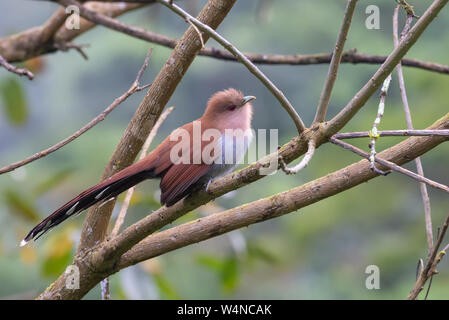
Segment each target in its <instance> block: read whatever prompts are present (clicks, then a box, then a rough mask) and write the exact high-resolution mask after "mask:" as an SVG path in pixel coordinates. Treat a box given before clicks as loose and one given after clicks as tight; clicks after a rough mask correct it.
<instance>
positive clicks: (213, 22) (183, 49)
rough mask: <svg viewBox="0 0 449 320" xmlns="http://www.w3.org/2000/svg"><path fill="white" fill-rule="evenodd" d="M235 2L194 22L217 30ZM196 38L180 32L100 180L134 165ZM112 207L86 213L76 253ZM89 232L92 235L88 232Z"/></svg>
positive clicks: (101, 230) (212, 5)
mask: <svg viewBox="0 0 449 320" xmlns="http://www.w3.org/2000/svg"><path fill="white" fill-rule="evenodd" d="M63 1H64V3H74V1H67V0H63ZM235 1H236V0H210V1H209V2H208V3H207V4H206V5H205V7H204V8H203V10H202V11H201V12H200V13H199V16H198V19H199V20H201V21H203V22H204V23H206V24H208V25H210V26H211V27H212V28H217V27H218V25H219V24H220V23H221V22H222V21H223V19H224V18H225V17H226V15H227V14H228V12H229V11H230V10H231V8H232V6H233V5H234V3H235ZM197 37H198V35H197V34H196V31H195V30H194V29H193V28H192V27H189V28H188V29H187V31H186V32H185V33H184V35H183V37H182V39H181V41H180V42H179V45H177V46H176V48H175V49H174V50H173V52H172V53H171V55H170V56H169V57H168V59H167V62H166V63H165V64H164V66H163V67H162V69H161V70H160V71H159V73H158V75H157V76H156V78H155V80H154V82H153V84H152V85H151V87H150V88H149V90H148V92H147V93H146V95H145V97H144V99H143V100H142V102H141V104H140V106H139V108H138V109H137V111H136V112H135V114H134V116H133V118H132V119H131V121H130V123H129V125H128V127H127V128H126V130H125V132H124V133H123V137H122V138H121V140H120V142H119V144H118V146H117V148H116V150H115V151H114V154H113V155H112V157H111V159H110V160H109V162H108V164H107V166H106V169H105V171H104V174H103V178H102V179H106V178H108V177H110V176H111V175H112V174H114V173H116V172H118V171H120V170H122V169H123V168H125V167H127V166H129V165H130V164H132V163H133V162H134V160H135V158H136V157H137V154H138V152H139V151H140V150H141V148H142V145H143V143H144V142H145V139H146V137H147V136H148V134H149V133H150V131H151V129H152V128H153V126H154V124H155V123H156V121H157V119H158V118H159V116H160V114H161V112H162V110H163V108H164V106H165V105H166V104H167V102H168V100H169V99H170V97H171V95H172V94H173V92H174V91H175V89H176V87H177V85H178V84H179V82H180V81H181V79H182V77H183V76H184V74H185V73H186V72H187V70H188V68H189V66H190V64H191V63H192V62H193V59H194V58H195V57H196V55H197V53H198V51H199V50H200V49H201V43H197V41H196V40H197ZM208 38H209V37H208V36H207V35H204V41H207V40H208ZM114 204H115V202H114V201H111V202H109V203H108V204H106V205H104V206H102V207H101V208H99V206H94V207H92V208H91V209H90V210H89V211H88V215H87V218H86V220H85V223H84V226H83V232H82V236H81V241H80V246H79V247H78V254H81V252H82V251H84V250H86V249H87V248H90V247H92V246H94V245H96V244H97V243H98V242H101V241H103V239H104V237H105V235H106V230H107V226H108V224H109V220H110V216H111V212H112V209H113V207H114ZM92 229H94V230H96V232H89V230H92Z"/></svg>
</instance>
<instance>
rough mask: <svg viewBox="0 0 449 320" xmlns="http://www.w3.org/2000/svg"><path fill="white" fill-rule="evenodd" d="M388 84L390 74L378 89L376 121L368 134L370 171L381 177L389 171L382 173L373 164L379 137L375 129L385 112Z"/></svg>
mask: <svg viewBox="0 0 449 320" xmlns="http://www.w3.org/2000/svg"><path fill="white" fill-rule="evenodd" d="M390 82H391V74H389V75H388V77H387V78H386V79H385V81H384V83H383V85H382V89H380V101H379V107H378V109H377V116H376V119H375V120H374V122H373V127H372V129H371V132H370V133H371V134H370V138H371V140H370V144H369V148H370V150H371V154H370V157H369V162H370V167H371V170H373V171H374V172H376V173H378V174H381V175H384V176H385V175H387V174H388V173H390V172H389V171H382V170H379V169H378V168H377V167H376V163H375V158H376V140H377V138H379V135H378V133H377V127H378V126H379V124H380V121H381V120H382V117H383V115H384V110H385V99H386V97H387V93H388V88H389V87H390Z"/></svg>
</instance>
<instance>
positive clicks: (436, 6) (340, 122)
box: [325, 0, 449, 135]
mask: <svg viewBox="0 0 449 320" xmlns="http://www.w3.org/2000/svg"><path fill="white" fill-rule="evenodd" d="M448 1H449V0H435V1H434V2H433V3H432V4H431V5H430V6H429V8H427V10H426V11H425V12H424V14H423V15H422V17H421V18H420V19H419V20H418V22H416V24H415V25H414V26H413V27H412V28H411V30H410V32H408V33H407V35H405V37H404V39H402V41H401V42H400V43H399V46H398V47H397V48H395V49H394V50H393V52H392V53H391V54H390V55H389V56H388V58H387V60H385V62H384V63H383V64H382V66H381V67H380V68H379V69H378V70H377V71H376V73H375V74H374V75H373V76H372V78H371V79H370V80H369V81H368V82H367V83H366V84H365V85H364V86H363V88H362V89H360V90H359V92H357V94H356V95H355V96H354V97H353V98H352V99H351V101H349V103H348V104H347V105H346V106H345V107H344V108H343V110H341V111H340V112H339V113H338V114H337V115H336V116H335V117H334V118H333V119H332V120H330V121H329V122H327V123H326V124H325V127H326V128H329V131H330V133H331V135H332V134H335V133H337V132H338V131H339V130H340V129H341V128H343V127H344V126H345V125H346V123H348V121H349V120H351V119H352V117H353V116H354V115H355V114H356V113H357V112H358V111H359V110H360V108H362V107H363V106H364V105H365V103H366V101H368V99H369V98H370V97H371V96H372V95H373V93H374V92H375V91H376V90H377V89H378V88H379V86H380V85H381V84H382V82H383V81H384V80H385V79H386V78H387V77H388V75H389V74H391V72H392V71H393V69H394V68H395V67H396V65H397V64H398V63H399V62H400V61H401V59H402V58H403V57H404V55H405V54H406V53H407V51H408V50H409V49H410V48H411V47H412V46H413V45H414V44H415V42H416V40H418V38H419V37H420V36H421V34H422V33H423V32H424V30H425V29H426V28H427V26H428V25H429V23H431V22H432V21H433V19H435V17H436V16H437V15H438V13H439V12H440V11H441V9H442V8H443V7H444V6H445V5H446V4H447V2H448Z"/></svg>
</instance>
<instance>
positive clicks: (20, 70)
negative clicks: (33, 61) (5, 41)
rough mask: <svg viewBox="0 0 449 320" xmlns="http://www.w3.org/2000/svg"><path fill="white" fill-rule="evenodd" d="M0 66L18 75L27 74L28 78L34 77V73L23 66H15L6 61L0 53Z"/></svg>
mask: <svg viewBox="0 0 449 320" xmlns="http://www.w3.org/2000/svg"><path fill="white" fill-rule="evenodd" d="M0 66H2V67H3V68H5V69H6V70H8V71H9V72H12V73H15V74H18V75H19V76H27V77H28V79H30V80H33V79H34V74H33V73H32V72H31V71H29V70H27V69H24V68H17V67H16V66H14V65H12V64H10V63H9V62H8V61H6V59H5V58H3V56H1V55H0Z"/></svg>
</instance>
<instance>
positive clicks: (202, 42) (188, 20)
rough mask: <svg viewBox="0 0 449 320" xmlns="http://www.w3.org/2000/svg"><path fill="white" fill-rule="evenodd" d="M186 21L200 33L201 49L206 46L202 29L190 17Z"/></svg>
mask: <svg viewBox="0 0 449 320" xmlns="http://www.w3.org/2000/svg"><path fill="white" fill-rule="evenodd" d="M170 4H173V1H172V2H170ZM186 21H187V22H188V23H189V24H190V25H191V26H192V28H193V29H195V31H196V33H197V34H198V37H199V38H200V41H201V49H202V48H204V40H203V35H202V34H201V31H200V30H199V29H198V28H197V26H196V25H194V24H193V23H192V21H190V19H188V18H187V19H186Z"/></svg>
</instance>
